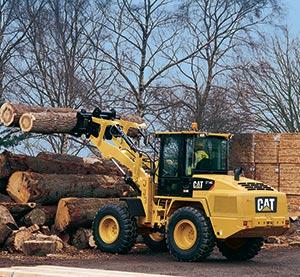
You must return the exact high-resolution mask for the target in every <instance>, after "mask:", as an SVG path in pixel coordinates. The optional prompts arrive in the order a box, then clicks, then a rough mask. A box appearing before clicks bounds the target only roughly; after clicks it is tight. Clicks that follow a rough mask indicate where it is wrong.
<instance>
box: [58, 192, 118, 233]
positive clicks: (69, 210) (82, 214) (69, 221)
mask: <svg viewBox="0 0 300 277" xmlns="http://www.w3.org/2000/svg"><path fill="white" fill-rule="evenodd" d="M116 203H119V199H99V198H63V199H60V201H59V203H58V206H57V213H56V216H55V229H57V230H58V231H60V232H61V231H64V230H66V229H70V228H78V227H90V225H91V223H92V221H93V219H94V217H95V215H96V213H97V212H98V210H99V209H100V208H101V207H102V206H103V205H106V204H116Z"/></svg>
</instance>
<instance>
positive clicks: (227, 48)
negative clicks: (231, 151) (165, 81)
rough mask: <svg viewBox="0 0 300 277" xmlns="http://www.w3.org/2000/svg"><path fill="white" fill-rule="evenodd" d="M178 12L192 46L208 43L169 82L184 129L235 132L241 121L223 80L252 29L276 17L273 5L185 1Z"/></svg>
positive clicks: (251, 41) (253, 2)
mask: <svg viewBox="0 0 300 277" xmlns="http://www.w3.org/2000/svg"><path fill="white" fill-rule="evenodd" d="M181 10H182V12H181V21H180V22H181V24H183V25H184V26H185V27H186V30H187V32H189V33H190V34H191V37H192V41H193V43H194V44H195V45H198V44H199V41H208V42H209V43H208V45H207V46H206V47H205V48H203V49H202V50H201V51H199V52H198V53H197V54H195V55H194V56H192V57H191V58H190V59H188V60H187V61H185V62H184V63H182V64H178V67H177V68H178V72H177V74H176V75H175V74H174V75H173V76H172V77H171V78H172V81H173V83H174V84H176V85H175V86H174V94H175V96H176V98H177V101H178V100H181V101H182V103H183V105H184V106H185V107H186V110H187V113H188V114H189V119H188V121H187V122H186V123H190V122H191V121H196V122H197V123H198V127H199V128H200V129H205V130H220V131H238V130H239V129H240V127H241V120H237V119H238V118H240V119H242V117H241V116H240V111H239V110H238V111H237V112H236V113H235V112H234V111H235V107H236V105H235V101H234V100H233V99H232V98H231V97H230V95H228V87H227V84H228V74H229V73H230V72H231V71H232V69H234V67H235V61H236V57H237V56H239V55H243V49H244V48H245V46H249V44H250V43H253V42H254V40H253V37H252V35H251V34H252V33H253V32H254V31H257V26H258V25H259V24H262V23H266V22H267V21H268V19H269V18H270V15H272V14H274V12H275V11H278V5H277V2H276V1H252V0H246V1H235V0H232V1H228V0H201V1H200V0H189V1H184V3H183V4H182V9H181ZM186 51H187V53H188V52H190V49H189V48H188V47H187V48H186ZM215 102H216V103H215ZM222 102H223V105H220V104H221V103H222ZM221 114H222V117H221V116H220V115H221ZM229 122H230V124H229ZM218 128H219V129H218Z"/></svg>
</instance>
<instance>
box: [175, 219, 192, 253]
mask: <svg viewBox="0 0 300 277" xmlns="http://www.w3.org/2000/svg"><path fill="white" fill-rule="evenodd" d="M196 240H197V229H196V226H195V224H194V223H193V222H192V221H190V220H188V219H182V220H180V221H179V222H178V223H177V224H176V226H175V229H174V241H175V243H176V245H177V246H178V247H179V248H180V249H182V250H188V249H190V248H192V247H193V246H194V244H195V242H196Z"/></svg>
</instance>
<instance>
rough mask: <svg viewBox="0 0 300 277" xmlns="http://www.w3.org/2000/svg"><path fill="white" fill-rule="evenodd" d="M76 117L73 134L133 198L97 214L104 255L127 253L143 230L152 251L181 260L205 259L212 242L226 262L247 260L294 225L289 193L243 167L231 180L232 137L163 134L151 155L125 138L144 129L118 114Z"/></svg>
mask: <svg viewBox="0 0 300 277" xmlns="http://www.w3.org/2000/svg"><path fill="white" fill-rule="evenodd" d="M77 119H78V120H77V125H76V127H75V129H74V130H73V132H72V134H73V135H76V136H81V135H85V136H87V137H88V138H89V139H90V141H91V142H92V143H93V144H94V145H95V146H96V147H97V148H98V149H99V151H100V152H101V153H102V155H103V157H105V158H106V159H110V160H112V161H113V162H114V163H115V165H116V166H117V167H118V168H119V170H120V171H121V172H122V173H123V174H124V179H125V182H126V183H127V184H128V185H130V186H131V187H132V189H133V190H134V191H135V193H136V196H134V197H124V198H121V199H120V200H121V201H120V205H106V206H104V207H102V208H101V209H100V210H99V212H98V213H97V215H96V217H95V220H94V223H93V234H94V238H95V241H96V244H97V246H98V248H99V249H100V250H101V251H104V252H110V253H127V252H128V251H130V249H131V248H132V246H133V245H134V243H135V241H136V237H137V235H138V234H139V233H140V234H142V235H143V237H144V240H145V243H146V244H147V245H148V246H149V247H150V248H151V249H153V250H156V251H164V250H165V249H168V251H169V252H170V254H171V255H172V256H173V257H174V258H175V259H177V260H179V261H190V262H192V261H201V260H203V259H205V258H207V257H208V256H209V255H210V254H211V252H212V250H213V248H214V247H215V245H217V247H218V248H219V250H220V251H221V253H222V254H223V255H224V256H225V257H226V258H227V259H229V260H248V259H251V258H253V257H254V256H255V255H256V254H257V253H258V252H259V250H260V249H261V247H262V244H263V238H264V237H266V236H270V235H281V234H283V233H284V232H285V231H286V230H287V229H288V228H289V217H288V211H287V200H286V195H285V194H284V193H282V192H278V191H277V190H275V189H274V188H272V187H271V186H269V185H267V184H264V183H262V182H259V181H255V180H251V179H248V178H244V177H241V176H240V175H241V170H235V174H234V176H231V175H228V149H229V147H228V144H229V140H230V138H231V135H230V134H216V133H205V132H200V131H197V130H196V128H195V126H194V127H193V128H192V129H191V130H190V131H182V132H158V133H156V134H155V143H154V144H149V147H152V149H153V155H149V153H148V152H146V151H145V149H140V148H139V147H138V146H137V145H136V143H135V142H134V140H133V139H132V138H130V137H129V136H128V133H129V132H130V130H138V132H139V134H140V135H143V133H144V128H145V126H144V124H138V123H135V122H130V121H127V120H123V119H120V118H118V117H117V115H116V112H115V111H114V110H111V111H110V112H102V111H101V110H99V109H95V110H94V112H93V113H88V112H85V111H82V112H79V113H78V115H77ZM153 145H159V147H158V148H156V147H154V146H153ZM124 167H126V168H127V169H128V171H129V172H130V174H127V173H126V172H125V171H124V170H123V168H124Z"/></svg>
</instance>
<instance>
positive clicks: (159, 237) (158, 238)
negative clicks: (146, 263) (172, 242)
mask: <svg viewBox="0 0 300 277" xmlns="http://www.w3.org/2000/svg"><path fill="white" fill-rule="evenodd" d="M149 237H150V238H151V239H152V240H153V241H156V242H160V241H162V240H163V239H164V235H163V234H162V233H160V232H156V233H151V234H149Z"/></svg>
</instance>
